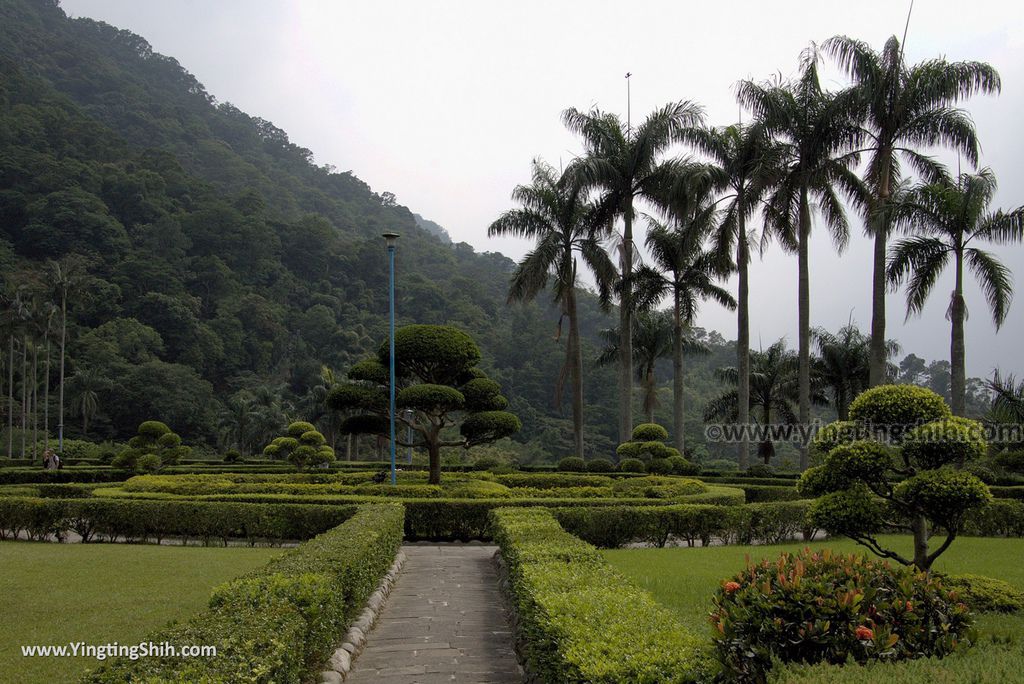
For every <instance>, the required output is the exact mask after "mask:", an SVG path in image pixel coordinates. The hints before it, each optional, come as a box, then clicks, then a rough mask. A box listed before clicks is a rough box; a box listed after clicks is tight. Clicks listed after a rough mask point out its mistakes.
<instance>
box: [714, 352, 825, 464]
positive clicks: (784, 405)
mask: <svg viewBox="0 0 1024 684" xmlns="http://www.w3.org/2000/svg"><path fill="white" fill-rule="evenodd" d="M715 375H716V377H718V379H719V380H721V381H723V382H727V383H729V384H732V385H737V384H738V383H739V371H738V370H737V369H736V368H735V367H726V368H719V369H717V370H716V371H715ZM798 376H799V360H798V358H797V355H796V354H794V353H793V352H792V351H790V350H788V349H786V342H785V340H779V341H778V342H776V343H775V344H773V345H772V346H770V347H768V349H766V350H763V351H753V352H751V353H750V405H749V406H748V410H749V411H750V412H751V413H752V414H754V415H756V416H757V418H756V419H755V420H756V422H758V423H760V425H761V429H762V431H761V434H760V440H759V441H758V445H757V455H758V457H759V458H761V459H762V460H763V461H764V463H765V465H768V463H769V462H770V461H771V459H772V458H773V457H774V456H775V444H774V442H773V441H772V436H773V435H772V431H771V429H770V426H772V425H774V424H776V423H783V424H787V425H791V424H793V423H796V422H797V410H798V409H797V405H798V403H799V381H798ZM811 396H812V398H813V399H814V401H815V403H818V404H823V403H826V400H825V397H824V395H823V394H822V393H821V392H820V391H819V390H818V389H817V388H815V391H814V392H813V393H812V395H811ZM739 409H740V405H739V392H738V391H737V390H736V389H732V390H729V391H727V392H725V393H724V394H722V395H720V396H718V397H716V398H714V399H712V400H711V401H709V402H708V403H707V404H706V405H705V407H704V420H706V421H714V420H718V421H731V422H738V421H737V416H738V415H739ZM744 427H745V425H744V424H741V425H740V428H741V429H743V428H744Z"/></svg>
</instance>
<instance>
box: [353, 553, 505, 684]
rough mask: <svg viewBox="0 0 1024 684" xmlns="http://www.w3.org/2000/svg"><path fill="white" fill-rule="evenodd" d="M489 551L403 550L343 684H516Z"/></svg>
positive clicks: (503, 614)
mask: <svg viewBox="0 0 1024 684" xmlns="http://www.w3.org/2000/svg"><path fill="white" fill-rule="evenodd" d="M495 548H496V547H494V546H477V545H472V546H463V545H436V546H421V545H416V544H413V545H407V546H404V547H403V550H404V551H405V555H406V561H405V566H404V567H403V568H402V574H401V575H399V577H398V581H397V582H396V583H395V586H394V588H393V589H392V590H391V595H390V596H389V597H388V600H387V604H385V606H384V612H383V613H382V614H381V616H380V618H379V619H378V621H377V625H376V626H375V627H374V628H373V631H371V632H370V634H369V635H368V636H367V640H366V647H365V648H364V649H363V652H362V653H361V654H359V657H357V658H356V660H355V662H354V663H353V668H352V672H351V673H349V676H348V679H346V680H345V681H346V682H349V683H354V684H398V683H399V682H401V683H402V684H418V683H422V684H428V683H429V684H432V683H433V682H493V683H498V682H500V683H502V684H505V683H508V684H512V683H513V682H522V680H523V677H522V673H521V670H520V668H519V664H518V662H517V661H516V657H515V653H514V651H513V650H512V632H511V630H510V628H509V625H508V619H507V618H506V616H505V612H504V609H503V607H502V602H501V595H500V593H499V590H498V578H497V573H496V572H495V570H494V565H493V562H492V560H491V556H493V555H494V551H495Z"/></svg>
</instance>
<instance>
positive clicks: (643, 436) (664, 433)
mask: <svg viewBox="0 0 1024 684" xmlns="http://www.w3.org/2000/svg"><path fill="white" fill-rule="evenodd" d="M631 437H632V439H633V441H634V442H664V441H665V440H667V439H668V430H666V429H665V428H663V427H662V426H660V425H658V424H657V423H641V424H640V425H637V426H636V427H635V428H633V434H632V435H631Z"/></svg>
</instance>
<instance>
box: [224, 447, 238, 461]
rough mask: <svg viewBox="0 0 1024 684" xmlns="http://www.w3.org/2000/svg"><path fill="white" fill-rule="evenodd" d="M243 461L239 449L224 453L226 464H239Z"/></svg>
mask: <svg viewBox="0 0 1024 684" xmlns="http://www.w3.org/2000/svg"><path fill="white" fill-rule="evenodd" d="M241 460H242V453H241V452H240V451H239V450H238V449H228V450H227V451H225V452H224V462H225V463H238V462H239V461H241Z"/></svg>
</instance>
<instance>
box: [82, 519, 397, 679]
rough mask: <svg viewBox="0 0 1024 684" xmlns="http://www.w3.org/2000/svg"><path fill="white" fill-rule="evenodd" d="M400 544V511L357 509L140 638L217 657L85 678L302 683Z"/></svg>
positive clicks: (143, 662) (153, 661)
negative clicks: (197, 609) (191, 612)
mask: <svg viewBox="0 0 1024 684" xmlns="http://www.w3.org/2000/svg"><path fill="white" fill-rule="evenodd" d="M401 543H402V507H401V506H399V505H396V504H379V505H370V506H363V507H361V508H360V509H359V511H358V512H357V513H356V514H355V515H354V516H352V517H351V518H350V519H349V520H348V521H346V522H345V523H344V524H342V525H340V526H339V527H335V528H334V529H332V530H330V531H328V532H325V533H324V534H322V535H320V536H318V537H316V538H314V539H312V540H310V541H308V542H306V543H305V544H302V545H300V546H298V547H297V548H295V549H293V550H292V551H290V552H288V553H286V554H284V555H283V556H281V557H280V558H278V559H276V560H273V561H271V562H270V564H269V565H267V566H266V567H265V568H263V569H261V570H258V571H256V572H254V573H251V574H249V575H246V576H244V577H241V578H239V579H236V580H234V581H232V582H228V583H227V584H224V585H221V586H220V587H217V588H216V589H215V590H214V592H213V596H212V597H211V599H210V607H209V609H208V610H206V611H204V612H202V613H200V614H199V615H196V616H195V617H193V618H191V619H190V620H187V621H185V622H184V623H181V624H179V625H175V626H171V627H169V628H166V629H164V630H161V631H160V632H158V633H156V634H154V635H151V636H150V637H149V638H148V640H149V641H153V642H156V643H161V642H164V641H168V642H171V643H174V644H179V645H180V644H205V645H213V646H216V647H217V655H216V657H208V658H169V657H167V658H164V657H150V658H140V659H138V660H135V661H131V660H119V661H115V662H112V663H110V664H108V665H106V666H104V667H102V668H100V669H99V670H98V671H96V672H93V673H91V674H90V675H88V676H87V677H86V678H85V680H84V681H85V682H87V683H88V684H125V683H128V682H147V683H156V682H161V683H162V682H167V683H170V682H205V683H208V684H222V683H223V684H228V683H234V682H260V683H266V684H270V683H278V682H279V683H282V684H283V683H286V682H301V681H306V680H308V679H310V675H311V674H312V673H313V672H314V671H315V670H316V668H317V666H318V665H321V664H322V663H323V662H324V661H325V660H326V659H327V657H328V656H329V655H330V652H331V650H332V649H333V647H334V646H335V645H336V644H337V643H338V642H339V641H340V640H341V638H342V636H344V633H345V631H346V630H347V629H348V626H349V625H350V624H351V622H352V621H353V619H354V618H355V616H356V614H357V613H358V611H359V610H360V608H361V607H362V606H363V604H364V603H365V602H366V600H367V598H368V597H369V595H370V594H371V593H372V592H373V590H374V589H375V588H376V586H377V584H378V583H379V581H380V578H381V577H382V576H383V575H384V573H385V572H386V571H387V569H388V568H389V567H390V565H391V563H392V562H393V561H394V558H395V554H396V553H397V552H398V548H399V546H400V545H401Z"/></svg>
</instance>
